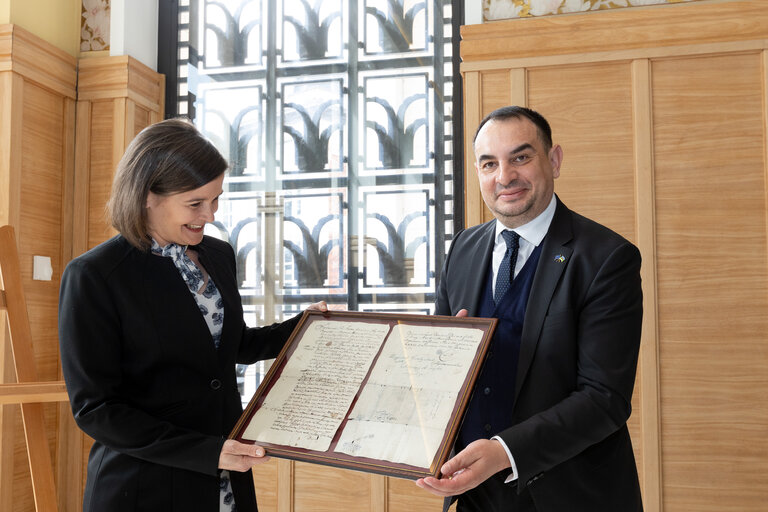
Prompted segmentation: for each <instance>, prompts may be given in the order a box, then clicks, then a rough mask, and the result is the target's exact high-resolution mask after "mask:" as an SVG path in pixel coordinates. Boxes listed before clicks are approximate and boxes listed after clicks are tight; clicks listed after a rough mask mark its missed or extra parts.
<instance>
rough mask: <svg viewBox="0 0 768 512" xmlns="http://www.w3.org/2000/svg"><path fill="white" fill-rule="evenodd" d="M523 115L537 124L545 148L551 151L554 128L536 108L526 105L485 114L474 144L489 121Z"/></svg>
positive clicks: (518, 117)
mask: <svg viewBox="0 0 768 512" xmlns="http://www.w3.org/2000/svg"><path fill="white" fill-rule="evenodd" d="M521 117H524V118H526V119H528V120H529V121H531V122H532V123H533V124H534V125H535V126H536V128H537V129H538V131H539V138H540V139H541V142H542V144H543V145H544V149H545V150H547V151H549V149H550V148H551V147H552V129H551V128H550V127H549V123H548V122H547V120H546V119H544V116H542V115H541V114H539V113H538V112H536V111H535V110H532V109H530V108H526V107H519V106H517V105H512V106H509V107H501V108H497V109H496V110H494V111H493V112H491V113H490V114H488V115H487V116H485V117H484V118H483V120H482V121H480V126H478V127H477V131H476V132H475V137H474V138H473V139H472V144H473V145H474V143H475V141H476V140H477V134H478V133H480V129H481V128H482V127H483V126H484V125H485V124H486V123H487V122H488V121H505V120H507V119H520V118H521Z"/></svg>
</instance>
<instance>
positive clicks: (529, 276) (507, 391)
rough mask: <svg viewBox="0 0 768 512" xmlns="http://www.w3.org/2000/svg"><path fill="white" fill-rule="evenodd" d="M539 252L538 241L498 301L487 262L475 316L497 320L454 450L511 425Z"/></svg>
mask: <svg viewBox="0 0 768 512" xmlns="http://www.w3.org/2000/svg"><path fill="white" fill-rule="evenodd" d="M540 254H541V244H539V246H538V247H536V248H535V249H534V251H533V253H532V254H531V256H530V257H529V258H528V261H526V262H525V265H524V266H523V268H522V270H520V273H519V274H518V275H517V276H516V277H515V279H514V280H513V281H512V286H511V287H510V288H509V290H508V291H507V293H506V294H505V295H504V297H502V299H501V301H500V302H499V303H498V304H494V302H493V269H491V267H490V265H489V266H488V272H487V276H486V279H485V286H484V287H483V292H482V295H481V298H480V307H479V308H478V315H477V316H479V317H484V318H489V317H494V318H498V319H499V321H498V323H497V324H496V330H495V331H494V334H493V340H492V341H491V346H490V347H489V348H488V354H487V358H486V360H485V363H484V364H483V368H482V370H481V372H480V375H479V377H478V379H477V382H476V383H475V389H474V392H473V394H472V398H471V400H470V402H469V405H468V406H467V410H466V412H465V414H464V421H463V423H462V426H461V430H460V431H459V436H458V440H457V446H456V448H457V450H462V449H463V448H465V447H466V446H467V445H468V444H469V443H471V442H472V441H475V440H477V439H481V438H482V439H490V438H491V437H492V436H494V435H496V434H497V433H499V432H501V431H502V430H504V429H505V428H508V427H510V426H511V425H512V406H513V405H514V399H515V378H516V377H517V361H518V356H519V354H520V341H521V337H522V333H523V320H524V319H525V308H526V306H527V305H528V296H529V295H530V293H531V287H532V285H533V276H534V274H535V273H536V266H537V264H538V262H539V255H540Z"/></svg>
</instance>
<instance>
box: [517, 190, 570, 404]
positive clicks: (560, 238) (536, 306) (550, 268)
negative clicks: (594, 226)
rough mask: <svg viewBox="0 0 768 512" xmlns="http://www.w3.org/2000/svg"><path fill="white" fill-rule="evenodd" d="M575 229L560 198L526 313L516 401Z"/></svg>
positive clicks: (542, 251) (564, 264) (567, 258)
mask: <svg viewBox="0 0 768 512" xmlns="http://www.w3.org/2000/svg"><path fill="white" fill-rule="evenodd" d="M571 226H572V223H571V212H570V210H568V208H566V206H565V205H564V204H563V203H561V202H560V199H559V198H558V199H557V209H556V210H555V215H554V217H553V218H552V223H551V224H550V227H549V231H548V232H547V236H546V237H544V243H543V245H542V247H541V256H540V257H539V264H538V266H537V267H536V275H535V276H534V278H533V287H532V289H531V295H530V297H528V305H527V307H526V311H525V321H524V322H523V334H522V339H521V344H520V356H519V360H518V368H517V379H516V382H515V401H517V394H518V393H519V392H520V388H521V387H522V383H523V382H524V380H525V377H526V374H527V373H528V368H529V367H530V365H531V361H532V360H533V355H534V353H535V352H536V345H537V344H538V342H539V335H540V334H541V329H542V327H543V325H544V318H545V317H546V315H547V310H548V309H549V304H550V302H551V301H552V296H553V295H554V293H555V288H556V287H557V283H558V282H559V281H560V277H561V276H562V275H563V272H564V271H565V268H566V266H567V265H568V263H569V262H570V258H571V254H572V253H573V249H571V248H570V247H566V246H565V244H567V243H568V242H570V240H571V239H572V238H573V231H572V228H571Z"/></svg>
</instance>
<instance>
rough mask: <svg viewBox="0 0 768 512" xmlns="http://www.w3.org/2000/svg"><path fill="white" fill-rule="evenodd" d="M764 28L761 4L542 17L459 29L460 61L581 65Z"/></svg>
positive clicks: (766, 16)
mask: <svg viewBox="0 0 768 512" xmlns="http://www.w3.org/2000/svg"><path fill="white" fill-rule="evenodd" d="M766 26H768V11H766V9H765V4H764V2H761V1H760V0H745V1H727V0H726V1H721V2H716V1H714V2H705V3H698V2H697V3H690V4H680V5H670V6H665V7H653V8H648V9H632V10H631V12H627V11H624V10H622V9H618V10H611V11H602V12H599V13H587V14H581V15H578V16H575V15H571V16H545V17H538V18H531V19H521V20H509V21H498V22H494V23H484V24H482V25H468V26H464V27H462V29H461V38H462V42H461V57H462V59H463V61H464V62H480V61H492V60H496V59H504V58H524V57H533V58H537V59H539V58H541V57H545V56H549V55H569V54H575V55H579V56H581V57H577V59H576V60H579V59H581V60H582V61H583V55H585V54H588V53H598V52H609V51H610V52H616V51H621V50H634V49H640V48H647V47H667V48H671V47H675V46H684V45H690V44H693V45H715V46H718V45H722V44H724V43H730V42H733V41H745V40H759V39H762V38H764V37H765V27H766ZM574 27H578V28H577V29H575V28H574ZM481 65H482V64H481Z"/></svg>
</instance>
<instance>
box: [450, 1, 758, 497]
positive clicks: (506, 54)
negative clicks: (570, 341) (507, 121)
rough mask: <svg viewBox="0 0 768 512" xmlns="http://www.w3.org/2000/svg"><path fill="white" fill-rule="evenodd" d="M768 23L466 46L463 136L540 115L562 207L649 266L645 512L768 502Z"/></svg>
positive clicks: (558, 29) (482, 34)
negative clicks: (558, 159)
mask: <svg viewBox="0 0 768 512" xmlns="http://www.w3.org/2000/svg"><path fill="white" fill-rule="evenodd" d="M766 16H768V15H767V14H766V11H765V6H764V5H763V2H759V1H756V0H752V1H733V2H701V3H699V2H696V3H695V4H687V5H684V4H681V5H676V6H669V7H666V8H663V9H662V8H658V9H650V8H649V9H633V10H626V11H619V10H617V11H612V12H610V13H599V14H597V15H595V14H585V15H574V16H562V17H560V16H558V17H551V18H539V19H536V20H514V21H509V22H500V23H493V24H489V25H483V26H471V27H464V28H463V30H462V35H463V41H462V58H463V62H462V71H463V73H464V77H465V91H466V98H467V101H466V110H467V113H468V115H466V116H465V119H466V123H467V124H466V128H465V132H466V133H467V134H468V135H467V136H469V134H472V133H474V129H475V127H476V121H479V119H480V118H481V117H482V116H483V115H485V114H487V113H488V111H489V109H490V108H492V107H495V106H498V105H497V104H498V102H499V99H500V98H503V97H504V96H505V95H506V96H507V97H509V98H510V104H511V103H517V104H522V105H527V106H530V107H532V108H534V109H536V110H539V111H540V112H542V113H543V114H544V115H545V116H546V117H547V118H548V119H549V120H550V122H551V123H552V125H553V131H554V139H555V142H558V143H560V144H562V145H563V147H564V153H565V158H564V163H563V170H562V174H561V177H560V178H559V179H558V180H557V181H556V182H555V191H556V192H557V193H558V194H559V195H560V196H561V197H562V198H563V199H564V201H565V202H566V203H567V204H568V205H569V206H571V207H572V208H574V209H576V210H577V211H579V212H580V213H584V214H585V215H587V216H589V217H591V218H594V219H595V220H598V221H599V222H602V223H604V224H606V225H608V226H609V227H611V228H613V229H615V230H616V231H618V232H620V233H622V234H623V235H624V236H626V237H627V238H629V239H630V240H632V241H634V242H635V243H636V244H637V245H638V247H639V248H640V250H641V252H642V254H643V267H642V271H641V272H642V278H643V288H644V307H645V315H644V316H645V317H644V322H643V335H642V346H641V354H640V362H639V368H638V380H637V383H636V387H635V395H634V397H633V415H632V417H631V418H630V421H629V427H630V432H631V434H632V438H633V443H634V445H635V451H636V456H637V462H638V469H639V472H640V476H641V484H642V487H643V496H644V501H645V507H646V510H648V511H659V510H670V511H688V510H702V511H710V510H711V511H715V510H734V511H735V510H739V511H758V510H763V509H764V508H765V503H768V476H767V475H768V445H766V443H765V442H764V439H765V437H766V436H767V435H768V402H767V401H766V399H765V392H764V391H763V389H765V388H766V385H767V384H768V351H766V346H768V328H767V327H768V325H766V324H767V323H768V265H766V261H765V260H766V250H765V249H766V245H768V236H767V235H766V233H767V232H768V221H767V220H766V219H768V206H767V205H768V186H766V183H767V182H768V164H767V162H768V18H766ZM511 39H514V41H515V44H509V41H510V40H511ZM502 73H508V75H509V80H508V81H507V82H504V81H502V80H499V77H500V76H501V74H502ZM523 77H524V79H523ZM470 98H471V101H470ZM471 162H472V160H471V154H470V155H469V156H468V158H467V167H466V170H465V174H466V178H467V180H468V182H470V181H471V180H472V179H475V178H474V170H473V169H472V168H471V167H470V166H471ZM467 194H468V196H467V198H466V204H468V205H469V204H476V203H477V202H478V201H479V193H478V192H477V190H476V189H472V188H471V187H467ZM471 195H474V197H470V196H471ZM467 212H468V215H467V219H468V224H473V223H476V222H474V221H477V222H479V221H481V220H485V219H489V218H490V215H489V214H488V213H487V211H486V213H484V214H481V215H478V214H474V215H472V216H471V215H470V209H469V208H468V209H467Z"/></svg>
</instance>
